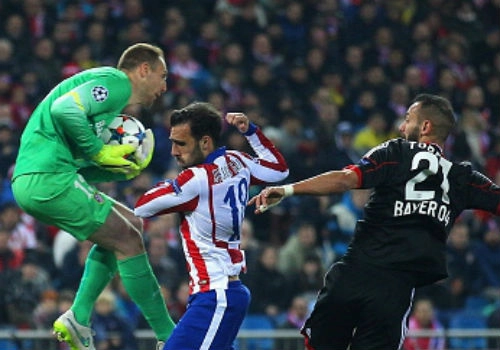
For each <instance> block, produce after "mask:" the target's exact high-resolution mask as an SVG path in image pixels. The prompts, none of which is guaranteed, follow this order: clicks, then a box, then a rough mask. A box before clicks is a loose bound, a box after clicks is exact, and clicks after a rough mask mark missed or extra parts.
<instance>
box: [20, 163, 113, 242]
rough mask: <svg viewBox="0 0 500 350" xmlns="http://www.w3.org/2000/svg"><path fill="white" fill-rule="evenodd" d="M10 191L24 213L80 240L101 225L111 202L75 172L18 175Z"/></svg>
mask: <svg viewBox="0 0 500 350" xmlns="http://www.w3.org/2000/svg"><path fill="white" fill-rule="evenodd" d="M12 191H13V193H14V197H15V199H16V202H17V204H18V205H19V206H20V207H21V209H23V210H24V211H25V212H26V213H28V214H30V215H32V216H33V217H35V218H36V219H37V220H39V221H41V222H44V223H46V224H48V225H53V226H56V227H58V228H60V229H62V230H64V231H66V232H68V233H70V234H71V235H73V236H74V237H75V238H76V239H78V240H79V241H83V240H86V239H87V238H88V237H89V236H90V235H92V234H93V233H94V232H95V231H97V229H99V227H101V226H102V224H104V222H105V221H106V218H107V217H108V215H109V213H110V211H111V208H112V206H113V203H114V201H113V200H112V199H111V198H110V197H108V196H107V195H105V194H104V193H102V192H100V191H99V190H97V189H96V188H95V187H94V186H92V185H90V184H88V183H87V182H86V181H85V179H84V178H83V177H82V176H81V175H80V174H78V173H34V174H26V175H21V176H18V177H17V178H16V179H15V180H14V182H13V183H12Z"/></svg>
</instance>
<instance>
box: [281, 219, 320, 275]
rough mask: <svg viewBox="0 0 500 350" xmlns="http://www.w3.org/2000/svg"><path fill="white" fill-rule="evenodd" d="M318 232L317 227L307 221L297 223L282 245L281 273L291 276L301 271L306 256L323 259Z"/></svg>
mask: <svg viewBox="0 0 500 350" xmlns="http://www.w3.org/2000/svg"><path fill="white" fill-rule="evenodd" d="M317 244H318V233H317V230H316V227H315V226H314V225H313V224H312V223H310V222H307V221H303V222H300V223H298V224H297V227H296V232H293V233H292V234H291V235H290V236H289V237H288V239H287V241H286V242H285V244H284V245H283V247H281V249H280V252H279V262H278V267H279V270H280V271H281V273H283V274H284V275H285V276H287V277H291V276H294V275H296V274H297V273H299V271H300V270H301V268H302V266H303V265H304V262H305V261H306V258H307V257H309V256H311V255H315V256H317V257H318V258H320V260H321V251H320V250H319V248H318V245H317Z"/></svg>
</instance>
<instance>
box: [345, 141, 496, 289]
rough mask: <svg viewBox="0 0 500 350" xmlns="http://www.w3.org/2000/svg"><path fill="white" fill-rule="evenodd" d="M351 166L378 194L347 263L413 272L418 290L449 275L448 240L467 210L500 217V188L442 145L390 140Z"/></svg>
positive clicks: (362, 185) (365, 185)
mask: <svg viewBox="0 0 500 350" xmlns="http://www.w3.org/2000/svg"><path fill="white" fill-rule="evenodd" d="M351 168H352V169H354V170H355V171H357V172H358V175H359V177H360V188H373V189H374V190H373V193H372V195H371V197H370V199H369V201H368V203H367V204H366V206H365V216H364V219H363V220H360V221H358V223H357V225H356V230H355V234H354V238H353V241H352V242H351V244H350V246H349V249H348V251H347V253H346V256H345V257H344V259H345V261H346V262H348V261H349V260H352V259H356V260H361V261H363V262H366V263H370V264H374V265H378V266H383V267H386V268H391V269H398V270H405V271H412V272H414V276H415V278H416V280H415V283H416V285H417V286H418V285H424V284H428V283H432V282H434V281H437V280H439V279H442V278H444V277H446V276H447V272H446V261H445V246H446V239H447V236H448V233H449V231H450V229H451V227H452V225H453V223H454V221H455V219H456V218H457V216H458V215H459V214H460V213H461V212H462V211H463V210H465V209H473V208H476V209H482V210H486V211H489V212H492V213H494V214H499V213H500V208H499V204H500V187H499V186H497V185H496V184H494V183H493V182H492V181H491V180H489V179H488V178H487V177H485V176H484V175H482V174H481V173H479V172H477V171H475V170H473V169H472V168H471V166H470V165H468V164H466V163H460V164H458V163H452V162H451V161H449V160H447V159H446V158H444V157H443V155H442V151H441V149H440V147H439V146H438V145H436V144H427V143H418V142H412V141H406V140H403V139H394V140H390V141H388V142H385V143H383V144H381V145H379V146H377V147H375V148H373V149H372V150H370V151H369V152H368V153H367V154H366V155H365V156H363V158H362V159H361V160H360V161H359V162H358V164H357V166H351Z"/></svg>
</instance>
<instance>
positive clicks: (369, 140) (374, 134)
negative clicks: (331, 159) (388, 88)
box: [353, 111, 389, 154]
mask: <svg viewBox="0 0 500 350" xmlns="http://www.w3.org/2000/svg"><path fill="white" fill-rule="evenodd" d="M387 126H388V123H387V118H386V116H385V115H384V114H382V112H380V111H373V112H372V113H370V114H369V115H368V117H367V120H366V126H365V127H363V128H361V129H360V130H359V131H358V132H357V133H356V134H355V135H354V141H353V148H354V149H355V150H356V152H357V153H359V154H365V153H366V152H367V151H369V150H370V149H372V148H373V147H375V146H377V145H379V144H380V143H382V142H384V141H387V139H388V137H389V135H388V133H387Z"/></svg>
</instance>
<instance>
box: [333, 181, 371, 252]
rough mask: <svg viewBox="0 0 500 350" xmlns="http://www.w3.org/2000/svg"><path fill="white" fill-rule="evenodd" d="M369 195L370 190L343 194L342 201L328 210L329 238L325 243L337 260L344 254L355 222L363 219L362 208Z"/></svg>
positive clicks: (352, 233)
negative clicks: (329, 246)
mask: <svg viewBox="0 0 500 350" xmlns="http://www.w3.org/2000/svg"><path fill="white" fill-rule="evenodd" d="M370 193H371V190H366V189H360V190H351V191H348V192H345V193H344V194H343V195H342V199H341V200H340V201H339V202H338V203H335V204H334V205H332V206H331V207H330V208H329V209H328V214H329V215H330V218H329V220H328V222H327V228H328V232H329V233H330V236H329V237H328V238H327V241H328V243H329V244H330V245H331V246H332V249H333V251H334V252H335V255H336V257H337V258H340V257H341V256H342V255H344V254H345V253H346V251H347V247H348V246H349V243H350V242H351V239H352V237H353V235H354V228H355V226H356V222H357V221H358V220H361V219H362V218H363V208H364V206H365V204H366V203H367V202H368V198H369V197H370Z"/></svg>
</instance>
